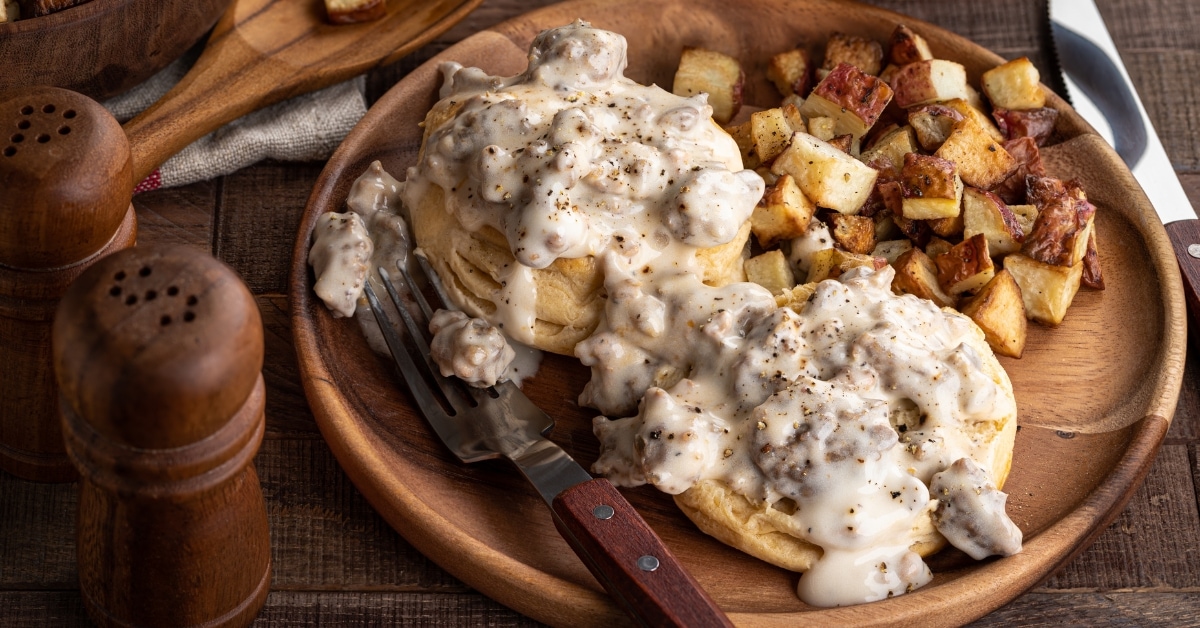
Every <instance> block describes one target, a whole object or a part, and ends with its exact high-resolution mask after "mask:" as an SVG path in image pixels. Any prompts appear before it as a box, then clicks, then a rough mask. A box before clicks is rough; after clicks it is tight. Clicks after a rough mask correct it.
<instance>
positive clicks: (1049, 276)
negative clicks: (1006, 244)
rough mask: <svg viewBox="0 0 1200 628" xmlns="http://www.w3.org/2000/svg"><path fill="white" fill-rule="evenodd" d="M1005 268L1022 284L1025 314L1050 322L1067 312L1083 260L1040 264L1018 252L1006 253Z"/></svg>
mask: <svg viewBox="0 0 1200 628" xmlns="http://www.w3.org/2000/svg"><path fill="white" fill-rule="evenodd" d="M1004 269H1005V270H1007V271H1008V272H1010V273H1012V276H1013V279H1015V280H1016V282H1017V285H1018V286H1020V287H1021V300H1022V301H1023V302H1024V303H1025V316H1026V317H1028V318H1030V319H1032V320H1035V321H1037V322H1039V323H1042V324H1044V325H1051V326H1055V325H1058V324H1059V323H1061V322H1062V321H1063V318H1064V317H1065V316H1066V315H1067V308H1069V307H1070V306H1071V302H1072V301H1074V300H1075V294H1076V293H1078V292H1079V285H1080V280H1081V278H1082V277H1083V263H1082V262H1081V263H1079V264H1076V265H1074V266H1057V265H1054V264H1043V263H1042V262H1039V261H1037V260H1035V259H1031V258H1029V257H1026V256H1024V255H1021V254H1020V253H1013V254H1012V255H1009V256H1008V257H1005V258H1004Z"/></svg>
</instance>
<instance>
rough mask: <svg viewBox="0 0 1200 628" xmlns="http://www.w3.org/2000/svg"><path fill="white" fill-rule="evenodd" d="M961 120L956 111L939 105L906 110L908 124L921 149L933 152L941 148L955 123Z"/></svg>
mask: <svg viewBox="0 0 1200 628" xmlns="http://www.w3.org/2000/svg"><path fill="white" fill-rule="evenodd" d="M962 119H963V115H962V114H961V113H959V112H958V111H956V110H954V109H951V108H950V107H947V106H946V105H943V104H941V103H930V104H928V105H921V106H919V107H912V108H911V109H909V110H908V124H909V126H911V127H912V129H913V133H914V134H916V136H917V142H919V143H920V145H921V148H923V149H925V150H927V151H930V152H933V151H936V150H937V149H938V148H940V147H941V145H942V143H943V142H945V141H946V138H947V137H949V136H950V133H951V132H952V131H953V130H954V125H955V123H957V122H959V121H960V120H962Z"/></svg>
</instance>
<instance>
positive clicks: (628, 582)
mask: <svg viewBox="0 0 1200 628" xmlns="http://www.w3.org/2000/svg"><path fill="white" fill-rule="evenodd" d="M552 508H553V510H554V524H555V525H556V526H558V531H559V533H560V534H562V535H563V538H564V539H566V540H567V542H568V543H570V545H571V547H572V549H574V550H575V553H576V554H579V557H580V558H581V559H583V562H584V564H585V565H587V567H588V569H589V570H591V572H592V575H594V576H596V579H597V580H599V581H600V584H601V585H603V586H604V588H605V589H606V590H607V591H608V592H609V593H610V594H611V595H612V596H613V598H615V599H616V601H617V603H618V605H620V606H622V607H623V610H625V612H627V613H629V614H630V615H631V616H633V618H634V619H636V620H637V621H638V622H639V623H641V624H643V625H647V626H732V625H733V624H731V623H730V622H729V618H727V617H726V616H725V614H724V613H722V612H721V609H720V608H719V607H718V606H717V604H716V602H713V600H712V598H711V597H709V596H708V593H705V591H704V589H702V588H700V584H699V583H697V582H696V580H695V579H694V578H692V576H691V574H689V573H688V572H687V571H685V570H684V568H683V565H680V564H679V561H678V560H676V559H675V556H674V555H672V554H671V551H670V550H668V549H667V546H666V545H664V544H663V542H662V539H660V538H658V535H657V534H655V533H654V530H652V529H650V526H649V525H647V524H646V522H645V520H643V519H642V517H641V516H640V515H638V513H637V511H636V510H634V508H633V506H631V505H630V504H629V502H628V501H626V500H625V498H624V497H623V496H622V495H621V493H620V492H619V491H617V489H616V487H614V486H613V485H612V484H611V483H610V482H609V481H608V480H605V479H603V478H598V479H595V480H592V481H590V482H584V483H582V484H577V485H575V486H572V487H571V488H569V489H567V490H565V491H563V492H562V493H560V494H559V495H558V497H555V498H554V504H553V506H552Z"/></svg>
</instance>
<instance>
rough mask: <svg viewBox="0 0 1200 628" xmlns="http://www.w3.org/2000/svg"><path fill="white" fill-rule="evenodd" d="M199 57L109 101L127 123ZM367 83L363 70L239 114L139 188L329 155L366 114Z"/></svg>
mask: <svg viewBox="0 0 1200 628" xmlns="http://www.w3.org/2000/svg"><path fill="white" fill-rule="evenodd" d="M194 62H195V58H194V57H192V56H190V55H189V56H185V57H184V58H182V59H178V60H176V61H175V62H173V63H172V64H170V65H168V66H167V67H166V68H164V69H163V70H161V71H160V72H159V73H157V74H155V75H154V76H152V77H150V78H149V79H148V80H146V82H144V83H142V84H141V85H138V86H137V87H135V88H133V89H132V90H130V91H128V92H126V93H124V94H121V95H120V96H117V97H115V98H112V99H110V100H108V101H106V102H105V103H103V104H104V106H105V107H106V108H108V110H109V111H110V112H111V113H112V114H113V116H114V117H116V118H117V120H119V121H121V122H122V123H123V122H125V121H127V120H129V119H131V118H133V117H134V116H136V115H137V114H139V113H141V112H142V111H143V110H144V109H146V108H147V107H149V106H150V105H152V104H154V103H155V102H156V101H157V100H158V99H159V98H161V97H162V95H163V94H166V93H167V92H168V91H169V90H170V89H171V88H172V87H174V86H175V84H176V83H178V82H179V80H180V79H182V78H183V75H184V74H186V73H187V71H188V69H189V68H190V67H191V65H192V63H194ZM365 86H366V79H365V77H363V76H358V77H355V78H353V79H351V80H349V81H346V82H345V83H340V84H338V85H334V86H332V87H327V88H325V89H323V90H320V91H316V92H312V93H310V94H303V95H301V96H297V97H295V98H292V99H291V100H286V101H284V102H281V103H278V104H276V105H273V106H271V107H267V108H266V109H262V110H260V111H256V112H254V113H251V114H248V115H246V116H243V117H241V118H238V119H237V120H234V121H233V122H230V123H229V124H227V125H225V126H224V127H221V128H220V129H217V130H216V131H213V132H212V133H210V134H208V135H206V136H204V137H203V138H200V139H199V140H196V141H195V142H193V143H192V144H191V145H189V146H187V147H186V148H184V149H183V150H182V151H180V152H179V154H177V155H175V156H173V157H171V158H170V159H168V160H167V161H166V163H164V164H163V165H162V166H160V167H159V168H158V169H156V170H155V171H154V172H152V173H150V175H149V176H147V177H146V179H145V180H143V181H142V182H140V183H139V184H138V185H137V187H136V188H135V189H134V193H135V194H138V193H141V192H147V191H150V190H155V189H158V188H169V187H175V186H180V185H186V184H188V183H193V182H195V181H204V180H207V179H212V178H215V177H219V176H221V175H224V174H229V173H231V172H234V171H235V170H239V169H241V168H245V167H246V166H249V165H251V164H254V163H256V162H259V161H262V160H264V159H277V160H280V161H321V160H324V159H328V158H329V156H330V155H331V154H332V153H333V150H334V149H335V148H337V146H338V144H341V142H342V140H343V139H344V138H345V137H346V134H347V133H349V132H350V129H352V128H354V125H355V124H357V123H358V121H359V119H360V118H362V117H363V115H364V114H366V112H367V102H366V97H365V96H364V92H365Z"/></svg>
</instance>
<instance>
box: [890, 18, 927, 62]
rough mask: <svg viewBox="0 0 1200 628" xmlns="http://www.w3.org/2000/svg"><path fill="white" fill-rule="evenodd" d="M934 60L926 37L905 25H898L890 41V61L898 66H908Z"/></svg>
mask: <svg viewBox="0 0 1200 628" xmlns="http://www.w3.org/2000/svg"><path fill="white" fill-rule="evenodd" d="M932 58H933V53H932V52H930V50H929V44H928V43H927V42H926V41H925V38H924V37H921V36H920V35H918V34H916V33H914V32H913V30H912V29H911V28H909V27H907V26H905V25H903V24H898V25H897V26H896V29H895V30H893V31H892V37H891V39H890V40H889V41H888V61H890V62H892V63H894V64H896V65H907V64H909V63H915V62H917V61H928V60H929V59H932Z"/></svg>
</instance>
